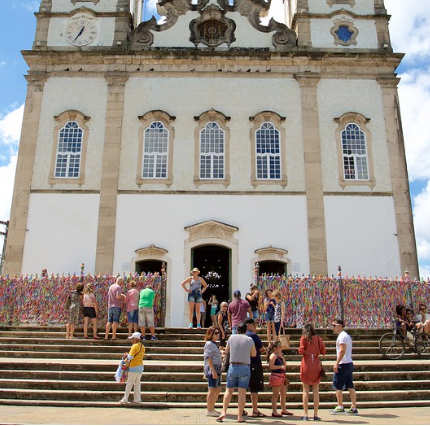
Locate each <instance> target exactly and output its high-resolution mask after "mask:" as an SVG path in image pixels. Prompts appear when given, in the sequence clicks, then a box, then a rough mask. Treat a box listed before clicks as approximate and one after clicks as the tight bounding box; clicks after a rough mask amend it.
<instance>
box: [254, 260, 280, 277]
mask: <svg viewBox="0 0 430 426" xmlns="http://www.w3.org/2000/svg"><path fill="white" fill-rule="evenodd" d="M258 265H259V275H260V276H261V275H263V274H266V275H287V264H286V263H284V262H277V261H276V260H265V261H262V262H259V264H258Z"/></svg>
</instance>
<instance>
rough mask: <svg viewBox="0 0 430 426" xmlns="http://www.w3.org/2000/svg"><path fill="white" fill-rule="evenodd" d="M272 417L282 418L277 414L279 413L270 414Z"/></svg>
mask: <svg viewBox="0 0 430 426" xmlns="http://www.w3.org/2000/svg"><path fill="white" fill-rule="evenodd" d="M272 417H282V414H279V413H276V414H275V413H272Z"/></svg>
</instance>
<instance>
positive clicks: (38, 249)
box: [22, 194, 99, 274]
mask: <svg viewBox="0 0 430 426" xmlns="http://www.w3.org/2000/svg"><path fill="white" fill-rule="evenodd" d="M98 210H99V195H96V194H86V195H77V194H67V195H64V194H31V195H30V206H29V214H28V221H27V233H26V235H25V246H24V258H23V263H22V271H24V272H25V273H28V274H36V273H38V274H40V271H41V269H42V268H47V269H48V271H49V273H54V274H56V273H57V272H58V273H59V274H62V273H63V272H64V273H65V274H67V273H69V272H70V273H73V272H78V271H79V270H80V265H81V263H82V262H84V263H85V270H86V271H94V267H95V257H96V251H97V250H96V248H97V220H98Z"/></svg>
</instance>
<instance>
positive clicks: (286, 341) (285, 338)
mask: <svg viewBox="0 0 430 426" xmlns="http://www.w3.org/2000/svg"><path fill="white" fill-rule="evenodd" d="M276 340H279V341H280V342H281V349H282V350H285V349H290V336H289V335H288V334H285V330H284V328H282V334H278V335H277V336H276Z"/></svg>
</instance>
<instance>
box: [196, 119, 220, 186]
mask: <svg viewBox="0 0 430 426" xmlns="http://www.w3.org/2000/svg"><path fill="white" fill-rule="evenodd" d="M200 179H224V130H223V129H221V127H220V126H219V125H218V124H217V123H215V122H210V123H208V124H206V126H205V127H204V128H203V129H202V130H200Z"/></svg>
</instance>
